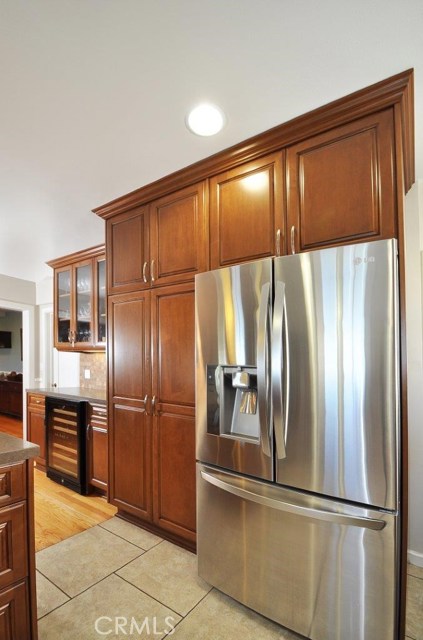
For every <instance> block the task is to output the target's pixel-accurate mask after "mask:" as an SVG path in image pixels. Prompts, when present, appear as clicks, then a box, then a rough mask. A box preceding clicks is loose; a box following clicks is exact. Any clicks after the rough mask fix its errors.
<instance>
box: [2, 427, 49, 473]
mask: <svg viewBox="0 0 423 640" xmlns="http://www.w3.org/2000/svg"><path fill="white" fill-rule="evenodd" d="M38 455H40V447H39V446H38V444H32V442H25V441H24V440H21V439H20V438H15V436H10V435H9V434H7V433H0V465H1V466H3V465H8V464H13V463H14V462H23V461H24V460H27V459H28V458H33V457H35V456H38Z"/></svg>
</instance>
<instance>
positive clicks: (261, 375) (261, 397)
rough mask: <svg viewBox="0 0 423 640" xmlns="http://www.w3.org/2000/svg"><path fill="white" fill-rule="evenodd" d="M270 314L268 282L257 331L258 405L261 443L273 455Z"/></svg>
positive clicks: (261, 297)
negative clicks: (270, 405) (271, 441)
mask: <svg viewBox="0 0 423 640" xmlns="http://www.w3.org/2000/svg"><path fill="white" fill-rule="evenodd" d="M269 313H270V282H266V284H264V285H263V287H262V289H261V295H260V306H259V319H258V331H257V334H258V335H257V404H258V412H259V419H260V441H261V447H262V450H263V453H264V454H265V455H266V456H270V455H271V451H270V422H271V420H270V416H269V411H268V405H269V365H268V359H269V358H268V355H269Z"/></svg>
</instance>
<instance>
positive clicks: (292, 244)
mask: <svg viewBox="0 0 423 640" xmlns="http://www.w3.org/2000/svg"><path fill="white" fill-rule="evenodd" d="M291 253H292V254H293V255H294V253H296V251H295V225H294V224H293V225H292V227H291Z"/></svg>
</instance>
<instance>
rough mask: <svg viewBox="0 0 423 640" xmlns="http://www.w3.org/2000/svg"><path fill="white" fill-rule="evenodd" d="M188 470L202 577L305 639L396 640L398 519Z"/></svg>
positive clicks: (208, 470) (224, 474) (220, 474)
mask: <svg viewBox="0 0 423 640" xmlns="http://www.w3.org/2000/svg"><path fill="white" fill-rule="evenodd" d="M197 473H198V478H197V487H198V537H197V540H198V544H197V549H198V567H199V574H200V576H201V577H202V578H203V579H204V580H206V581H207V582H209V583H210V584H212V585H213V586H215V587H217V588H218V589H220V590H221V591H223V592H224V593H227V594H228V595H230V596H232V597H233V598H235V599H236V600H238V601H239V602H242V603H243V604H245V605H246V606H248V607H250V608H252V609H254V610H255V611H258V612H259V613H261V614H263V615H265V616H267V617H268V618H271V619H272V620H275V621H276V622H278V623H280V624H281V625H283V626H285V627H288V628H289V629H292V630H294V631H296V632H298V633H300V634H302V635H304V636H305V637H307V638H311V639H312V640H346V639H347V638H351V639H352V638H354V640H396V637H397V632H396V626H397V606H398V605H397V600H398V598H397V588H396V584H397V582H398V567H397V557H396V540H397V535H398V531H399V529H398V526H399V522H398V520H399V518H398V515H395V514H393V513H386V512H381V511H377V510H371V509H365V508H360V507H357V506H354V505H346V504H344V503H341V502H335V501H332V500H328V499H325V498H319V497H313V496H308V495H306V494H302V493H300V492H297V491H293V490H290V489H284V488H280V487H275V486H272V485H269V484H266V483H263V482H259V481H255V480H250V479H247V478H244V477H242V476H237V475H235V474H231V473H227V472H222V471H219V470H216V469H214V468H211V467H206V466H204V465H200V464H199V465H198V468H197Z"/></svg>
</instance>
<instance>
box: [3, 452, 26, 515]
mask: <svg viewBox="0 0 423 640" xmlns="http://www.w3.org/2000/svg"><path fill="white" fill-rule="evenodd" d="M25 479H26V467H25V463H23V462H19V463H18V464H12V465H9V466H7V467H6V466H4V467H1V468H0V507H3V506H5V505H7V504H11V503H12V502H17V501H18V500H24V499H25V498H26V482H25Z"/></svg>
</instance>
